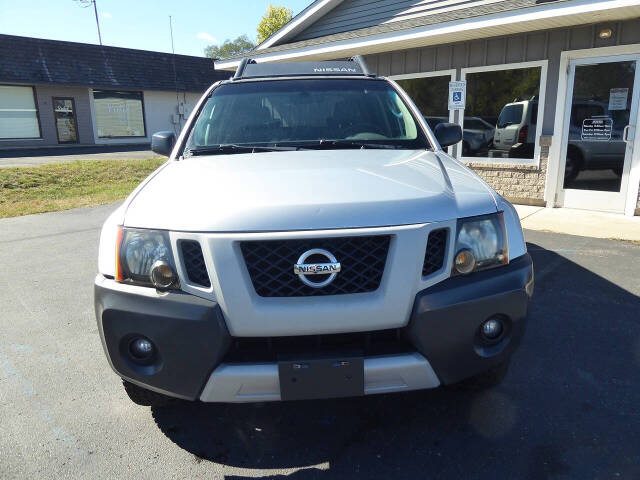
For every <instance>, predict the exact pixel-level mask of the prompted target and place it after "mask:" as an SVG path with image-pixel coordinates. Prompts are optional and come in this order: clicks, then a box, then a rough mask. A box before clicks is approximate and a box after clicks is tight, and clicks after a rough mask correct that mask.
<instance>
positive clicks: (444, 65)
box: [435, 45, 451, 70]
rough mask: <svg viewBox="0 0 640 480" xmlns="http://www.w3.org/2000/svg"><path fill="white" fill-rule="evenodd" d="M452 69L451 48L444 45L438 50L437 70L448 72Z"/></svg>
mask: <svg viewBox="0 0 640 480" xmlns="http://www.w3.org/2000/svg"><path fill="white" fill-rule="evenodd" d="M449 68H451V47H450V46H449V45H442V46H438V47H437V48H436V68H435V69H436V70H448V69H449Z"/></svg>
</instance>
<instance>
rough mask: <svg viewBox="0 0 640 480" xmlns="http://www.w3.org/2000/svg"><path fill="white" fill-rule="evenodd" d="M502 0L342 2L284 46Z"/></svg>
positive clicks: (365, 0)
mask: <svg viewBox="0 0 640 480" xmlns="http://www.w3.org/2000/svg"><path fill="white" fill-rule="evenodd" d="M503 2H504V0H480V1H478V0H429V1H425V0H345V1H344V2H343V3H341V4H340V5H338V6H337V7H336V8H334V9H333V10H332V11H330V12H329V13H328V14H327V15H325V16H323V17H322V18H320V19H319V20H318V21H317V22H315V23H314V24H312V25H311V26H309V28H307V29H306V30H304V31H303V32H301V33H300V34H299V35H298V36H297V37H296V38H294V39H292V40H290V41H289V42H287V43H292V42H297V41H300V40H308V39H311V38H317V37H322V36H325V35H331V34H334V33H342V32H346V31H350V30H357V29H360V28H367V27H373V26H377V25H380V24H383V23H391V22H395V21H401V20H409V19H412V18H416V17H421V16H428V15H436V14H439V13H442V12H443V11H452V10H454V11H455V10H458V9H466V8H472V7H476V6H479V5H486V4H496V3H503Z"/></svg>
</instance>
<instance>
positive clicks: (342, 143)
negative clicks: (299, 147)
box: [305, 140, 401, 150]
mask: <svg viewBox="0 0 640 480" xmlns="http://www.w3.org/2000/svg"><path fill="white" fill-rule="evenodd" d="M305 147H306V148H334V147H337V148H344V147H346V148H359V149H365V148H372V149H387V150H395V149H397V148H401V147H400V146H399V145H393V144H390V143H366V142H358V141H357V140H320V141H319V142H318V143H312V144H309V145H305Z"/></svg>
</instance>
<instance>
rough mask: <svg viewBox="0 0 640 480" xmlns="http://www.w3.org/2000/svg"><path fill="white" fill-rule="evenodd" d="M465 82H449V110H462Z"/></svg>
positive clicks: (465, 89)
mask: <svg viewBox="0 0 640 480" xmlns="http://www.w3.org/2000/svg"><path fill="white" fill-rule="evenodd" d="M466 91H467V82H449V110H464V107H465V103H466V98H465V97H466Z"/></svg>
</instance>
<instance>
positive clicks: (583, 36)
mask: <svg viewBox="0 0 640 480" xmlns="http://www.w3.org/2000/svg"><path fill="white" fill-rule="evenodd" d="M569 46H570V48H569V49H570V50H580V49H582V48H589V47H591V27H578V28H572V29H571V41H570V43H569Z"/></svg>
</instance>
